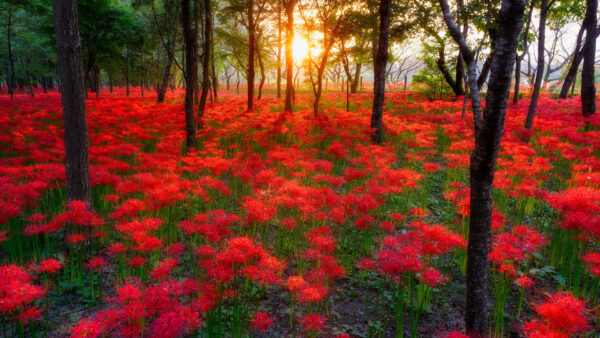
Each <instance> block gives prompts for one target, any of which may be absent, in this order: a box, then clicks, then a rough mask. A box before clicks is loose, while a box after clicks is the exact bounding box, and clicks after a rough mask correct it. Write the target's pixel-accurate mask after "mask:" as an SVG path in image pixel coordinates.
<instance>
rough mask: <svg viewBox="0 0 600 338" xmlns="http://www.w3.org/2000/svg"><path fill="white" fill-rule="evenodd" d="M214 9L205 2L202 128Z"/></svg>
mask: <svg viewBox="0 0 600 338" xmlns="http://www.w3.org/2000/svg"><path fill="white" fill-rule="evenodd" d="M211 17H212V8H211V5H210V0H204V20H205V22H204V46H203V52H202V54H203V55H202V94H201V95H200V104H199V105H198V119H199V121H200V127H199V128H202V120H203V118H204V109H205V108H206V97H207V96H208V92H209V90H210V69H209V66H210V53H209V52H208V51H209V50H210V45H211V37H212V20H211Z"/></svg>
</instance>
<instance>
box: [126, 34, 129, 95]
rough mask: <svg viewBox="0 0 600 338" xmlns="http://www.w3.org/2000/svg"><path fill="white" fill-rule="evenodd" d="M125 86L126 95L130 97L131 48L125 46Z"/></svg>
mask: <svg viewBox="0 0 600 338" xmlns="http://www.w3.org/2000/svg"><path fill="white" fill-rule="evenodd" d="M125 53H126V54H125V86H126V94H127V96H129V46H128V45H125Z"/></svg>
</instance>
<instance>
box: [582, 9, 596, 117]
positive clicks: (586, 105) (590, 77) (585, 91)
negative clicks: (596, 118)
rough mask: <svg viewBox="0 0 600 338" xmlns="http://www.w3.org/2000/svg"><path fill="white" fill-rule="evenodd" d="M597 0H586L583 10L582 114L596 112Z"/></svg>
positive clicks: (588, 114) (587, 114) (586, 114)
mask: <svg viewBox="0 0 600 338" xmlns="http://www.w3.org/2000/svg"><path fill="white" fill-rule="evenodd" d="M597 12H598V0H587V9H586V12H585V20H586V21H587V22H586V28H585V29H586V31H587V32H586V34H585V49H584V50H583V69H582V70H581V108H582V113H583V116H586V117H587V116H591V115H593V114H594V113H596V87H595V86H594V64H595V62H596V60H595V57H596V25H597V23H598V16H597Z"/></svg>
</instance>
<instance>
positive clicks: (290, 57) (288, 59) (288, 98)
mask: <svg viewBox="0 0 600 338" xmlns="http://www.w3.org/2000/svg"><path fill="white" fill-rule="evenodd" d="M295 5H296V0H288V1H287V3H286V4H285V12H286V16H287V27H286V33H285V77H286V80H285V105H284V111H287V112H291V111H292V95H293V92H294V6H295Z"/></svg>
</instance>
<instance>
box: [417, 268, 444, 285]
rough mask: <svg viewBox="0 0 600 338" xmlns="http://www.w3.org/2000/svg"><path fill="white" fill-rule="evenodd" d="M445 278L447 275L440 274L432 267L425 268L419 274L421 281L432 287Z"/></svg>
mask: <svg viewBox="0 0 600 338" xmlns="http://www.w3.org/2000/svg"><path fill="white" fill-rule="evenodd" d="M447 280H448V278H447V277H444V276H442V274H440V272H439V271H437V270H436V269H432V268H430V269H427V270H425V272H423V273H422V275H421V281H423V283H425V284H427V285H428V286H429V287H432V288H435V287H437V286H438V285H440V284H441V283H444V282H445V281H447Z"/></svg>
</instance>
